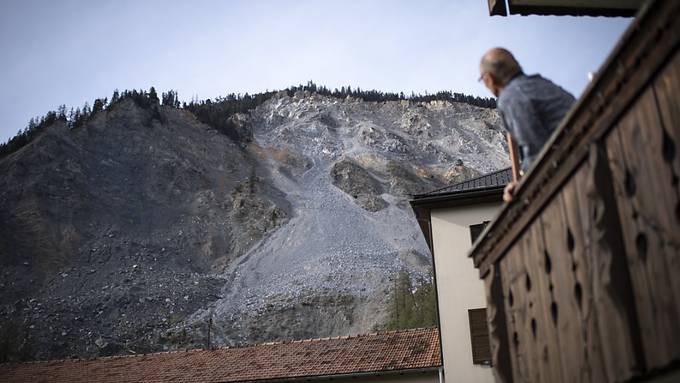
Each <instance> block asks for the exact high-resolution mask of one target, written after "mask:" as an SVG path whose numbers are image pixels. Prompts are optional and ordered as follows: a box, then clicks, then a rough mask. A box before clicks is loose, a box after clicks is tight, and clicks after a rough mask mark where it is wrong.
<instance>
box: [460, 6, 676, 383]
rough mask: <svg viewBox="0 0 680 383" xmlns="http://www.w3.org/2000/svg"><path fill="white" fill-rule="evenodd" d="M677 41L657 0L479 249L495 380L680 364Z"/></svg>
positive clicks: (658, 369) (644, 372)
mask: <svg viewBox="0 0 680 383" xmlns="http://www.w3.org/2000/svg"><path fill="white" fill-rule="evenodd" d="M679 48H680V1H677V0H658V1H652V2H650V3H648V4H647V5H646V6H645V7H643V9H642V10H641V11H640V13H639V14H638V17H637V18H636V20H634V21H633V23H632V25H631V27H630V28H629V30H628V31H627V32H626V34H625V35H624V36H623V38H622V39H621V41H620V42H619V44H618V45H617V46H616V48H615V49H614V51H613V53H612V54H611V55H610V56H609V58H608V59H607V61H606V63H605V64H604V65H603V67H602V69H601V70H600V72H599V73H598V75H597V76H596V78H595V80H594V81H593V82H592V83H591V85H590V86H589V88H588V89H587V90H586V92H585V94H584V96H583V97H581V99H580V100H579V101H578V103H577V105H576V106H575V107H574V108H573V110H572V111H571V113H570V114H569V115H568V116H567V117H566V118H565V121H564V122H563V124H562V125H561V126H560V128H559V129H558V131H556V132H555V134H554V135H553V136H552V138H551V140H550V141H549V142H548V144H547V145H546V147H545V148H544V150H543V152H542V154H541V156H540V159H539V160H538V161H537V163H536V164H535V165H534V167H533V168H532V169H531V170H530V171H529V173H528V174H527V175H526V176H525V177H524V178H523V180H522V182H521V184H520V186H519V189H518V190H517V194H516V197H515V199H514V200H513V202H512V203H510V204H507V205H506V206H504V208H503V209H502V210H501V211H500V212H499V214H498V216H497V217H496V219H495V220H494V221H493V222H492V223H491V224H489V226H488V227H487V228H486V229H485V231H484V233H482V235H481V236H480V238H479V239H478V240H477V241H476V243H475V245H474V247H473V249H472V250H471V254H470V256H471V257H472V258H473V260H474V264H475V266H476V267H477V268H478V269H479V272H480V277H481V278H482V279H483V280H484V281H485V285H486V292H487V301H488V309H487V313H488V320H489V330H490V334H491V347H492V352H493V358H494V368H495V372H496V376H497V380H498V381H503V382H510V381H514V382H621V381H630V380H632V379H639V380H641V381H647V380H653V379H665V378H666V377H667V376H668V374H671V375H672V376H674V377H675V378H678V377H679V376H680V184H679V177H680V49H679ZM575 54H577V53H575ZM636 381H637V380H636ZM660 381H661V380H660Z"/></svg>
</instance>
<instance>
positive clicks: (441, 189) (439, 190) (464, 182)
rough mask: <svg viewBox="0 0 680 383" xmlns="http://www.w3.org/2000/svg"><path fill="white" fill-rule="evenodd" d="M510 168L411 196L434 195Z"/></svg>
mask: <svg viewBox="0 0 680 383" xmlns="http://www.w3.org/2000/svg"><path fill="white" fill-rule="evenodd" d="M510 169H512V168H511V167H506V168H502V169H498V170H495V171H493V172H491V173H485V174H482V175H479V176H477V177H474V178H470V179H467V180H464V181H460V182H456V183H455V184H451V185H448V186H444V187H441V188H439V189H435V190H430V191H429V192H427V193H421V194H414V195H412V196H411V197H413V198H417V197H422V196H428V195H432V194H437V193H438V192H441V191H444V190H447V189H452V188H455V187H456V186H459V185H463V184H466V183H470V182H474V181H477V180H479V179H482V178H486V177H492V176H494V175H497V174H500V173H503V172H506V171H508V170H510ZM473 189H475V188H473Z"/></svg>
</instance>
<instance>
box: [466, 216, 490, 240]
mask: <svg viewBox="0 0 680 383" xmlns="http://www.w3.org/2000/svg"><path fill="white" fill-rule="evenodd" d="M488 224H489V221H484V222H482V223H478V224H476V225H470V239H471V240H472V243H475V241H476V240H477V237H479V235H480V234H482V231H484V228H485V227H486V225H488Z"/></svg>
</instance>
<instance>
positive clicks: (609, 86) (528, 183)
mask: <svg viewBox="0 0 680 383" xmlns="http://www.w3.org/2000/svg"><path fill="white" fill-rule="evenodd" d="M679 19H680V2H678V1H660V0H651V1H648V2H647V3H645V5H644V6H642V7H641V9H640V11H639V12H638V15H637V16H636V18H635V20H633V22H632V23H631V25H630V26H629V27H628V28H627V30H626V32H625V33H624V34H623V36H622V37H621V39H620V40H619V42H618V43H617V45H616V46H615V48H614V49H613V51H612V52H611V53H610V54H609V56H608V57H607V59H606V60H605V62H604V63H603V64H602V66H601V67H600V69H599V70H598V72H597V74H596V76H595V78H594V79H593V81H592V82H591V83H590V84H589V85H588V86H587V88H586V90H585V91H584V93H583V95H582V96H581V97H580V98H579V99H578V101H577V102H576V104H575V105H574V106H573V107H572V109H571V110H570V112H569V113H568V114H567V116H565V118H564V120H563V121H562V123H561V124H560V126H559V127H558V128H557V129H556V130H555V132H554V133H553V134H552V135H551V137H550V139H549V140H548V141H547V143H546V144H545V146H544V147H543V149H542V150H541V152H540V154H539V155H538V157H537V160H536V162H535V164H534V165H533V166H532V167H531V168H530V169H529V171H528V172H527V173H526V174H525V176H524V177H523V178H522V179H521V181H520V183H519V185H518V186H517V188H516V192H515V197H514V199H513V200H512V201H511V202H509V203H506V204H505V205H504V206H503V207H502V208H501V210H500V211H499V212H498V213H497V214H496V216H495V218H494V219H493V220H492V221H491V223H490V224H489V225H487V227H486V228H485V229H484V231H483V232H482V233H481V235H480V236H479V238H478V239H477V240H476V241H475V243H474V244H473V246H472V248H471V249H470V251H469V253H468V254H469V256H470V257H471V258H473V262H474V265H475V267H477V268H479V272H480V277H482V278H483V277H484V276H485V275H486V273H487V272H488V270H489V266H490V265H491V264H493V263H494V262H496V261H497V260H498V259H500V258H501V257H502V256H503V254H504V253H505V252H506V251H507V249H508V248H509V247H510V246H511V245H512V244H513V243H514V241H515V240H516V239H517V238H518V237H519V235H520V234H521V233H522V231H523V230H524V229H525V228H526V227H527V226H528V225H529V224H530V223H531V222H532V221H533V219H534V218H535V217H536V216H537V215H538V214H539V213H540V211H541V210H542V209H543V207H544V206H545V205H546V204H547V203H548V202H549V201H550V199H551V198H552V196H554V195H555V194H556V193H557V192H558V191H559V190H560V188H561V186H562V185H563V184H564V183H565V182H566V181H567V180H568V179H569V177H570V176H571V175H572V174H573V172H574V171H575V170H576V169H577V168H578V167H579V165H580V164H581V163H582V162H583V161H584V160H585V159H586V156H587V155H588V152H589V146H590V144H591V143H593V142H596V141H597V140H599V139H600V138H601V137H602V136H603V135H604V134H605V133H606V132H607V131H608V130H609V129H610V128H611V127H612V125H613V123H614V122H615V121H617V120H618V118H619V117H620V116H621V115H622V114H623V113H624V112H625V111H626V109H627V107H628V106H629V105H630V104H631V103H632V102H633V101H634V100H635V98H636V97H637V95H638V94H639V93H640V92H641V90H642V89H643V88H644V87H645V85H646V84H647V82H648V81H649V80H650V79H651V78H652V77H653V76H654V75H655V74H656V72H658V70H659V69H660V68H661V67H662V66H663V64H664V63H665V62H667V61H668V60H669V59H670V57H671V54H672V53H673V52H674V48H675V46H676V44H678V40H679V39H678V36H677V35H673V34H672V33H671V36H670V37H668V36H666V37H667V38H663V37H664V33H665V32H666V31H668V30H672V28H671V26H673V25H674V24H675V23H678V22H679V21H678V20H679ZM640 31H645V33H639V32H640ZM650 56H654V57H662V59H657V60H648V58H649V57H650Z"/></svg>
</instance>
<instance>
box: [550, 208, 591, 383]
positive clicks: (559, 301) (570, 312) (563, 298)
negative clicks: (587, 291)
mask: <svg viewBox="0 0 680 383" xmlns="http://www.w3.org/2000/svg"><path fill="white" fill-rule="evenodd" d="M571 208H577V206H573V207H571V206H570V209H571ZM564 210H565V208H564V206H563V201H562V198H561V196H559V195H558V196H557V197H556V198H555V199H553V200H552V201H551V203H550V204H549V205H548V206H546V208H545V210H544V211H543V215H542V216H541V221H542V223H543V233H544V236H545V251H546V253H547V254H549V256H550V259H551V263H552V272H551V274H550V275H551V282H552V285H553V288H552V296H553V301H552V303H551V304H550V314H551V321H552V324H553V325H554V326H555V328H556V329H557V332H558V334H559V338H560V349H561V356H562V370H563V372H564V374H565V380H566V381H569V382H585V381H589V380H590V379H589V376H590V374H591V370H592V368H591V366H590V365H589V363H588V359H587V352H586V351H587V350H586V347H585V342H584V341H583V337H584V332H585V329H584V327H583V326H584V323H583V321H582V319H581V313H580V308H579V302H578V301H579V299H577V295H576V293H575V289H576V286H580V289H581V291H582V290H583V289H584V288H585V287H586V285H585V284H584V283H581V282H580V281H579V280H578V279H577V278H576V274H575V270H576V268H577V265H576V263H575V261H574V257H573V255H572V253H571V252H572V250H573V249H574V248H575V245H576V243H575V236H574V234H573V231H572V229H571V228H570V227H569V225H568V223H567V218H566V216H565V215H564ZM578 267H581V268H584V267H587V265H583V264H579V265H578ZM581 299H582V298H581ZM601 367H602V366H595V368H601Z"/></svg>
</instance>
